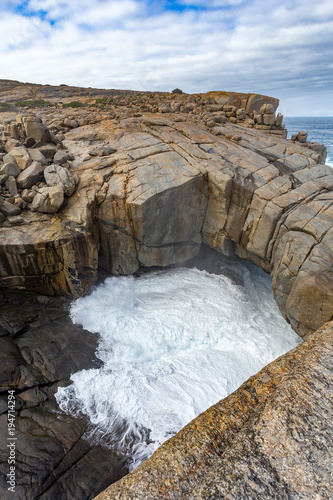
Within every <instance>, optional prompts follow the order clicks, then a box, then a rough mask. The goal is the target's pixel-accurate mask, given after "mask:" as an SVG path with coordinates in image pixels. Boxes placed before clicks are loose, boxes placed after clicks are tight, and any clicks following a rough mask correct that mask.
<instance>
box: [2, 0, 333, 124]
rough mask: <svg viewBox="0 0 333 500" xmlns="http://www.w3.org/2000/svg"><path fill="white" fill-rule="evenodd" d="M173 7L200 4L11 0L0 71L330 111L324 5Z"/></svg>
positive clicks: (328, 18) (270, 2)
mask: <svg viewBox="0 0 333 500" xmlns="http://www.w3.org/2000/svg"><path fill="white" fill-rule="evenodd" d="M181 3H182V4H183V6H187V7H191V6H192V7H193V6H202V7H205V8H203V9H199V10H198V9H192V8H188V9H187V8H186V9H184V10H181V11H177V10H173V9H171V10H170V9H168V8H167V5H168V4H170V2H157V0H156V1H148V0H147V1H146V0H117V1H116V0H81V2H80V3H78V2H73V1H67V0H66V1H65V0H62V1H61V0H60V1H55V0H29V1H28V3H27V2H25V5H24V6H23V7H24V8H23V7H22V5H21V8H19V7H20V5H19V3H18V2H16V3H15V2H10V5H11V7H10V8H9V3H8V5H7V4H6V5H5V8H4V7H3V6H2V7H1V8H2V10H3V12H2V15H1V17H0V32H1V34H2V37H1V40H0V56H1V61H2V75H3V77H4V78H12V79H16V80H21V81H32V82H36V83H51V84H52V83H53V84H60V83H68V84H73V85H81V86H92V87H94V86H96V87H109V88H131V89H137V90H169V91H170V90H172V89H173V88H175V87H180V88H182V89H183V90H184V91H187V92H198V91H207V90H211V89H221V90H235V91H243V92H258V93H264V94H268V95H275V96H276V97H279V98H280V99H281V100H282V101H285V102H288V107H289V109H290V110H291V112H289V114H298V113H297V110H300V112H301V111H302V109H301V108H300V106H299V102H300V101H301V100H302V99H303V101H304V100H307V102H308V109H311V106H312V107H313V113H312V114H324V113H325V114H326V115H327V114H331V115H333V109H332V102H333V95H332V92H333V91H332V81H331V78H332V61H333V4H332V2H331V1H326V0H318V1H317V3H316V4H313V3H312V2H310V1H309V0H302V1H301V0H291V1H290V0H288V1H286V0H281V1H280V2H279V3H276V1H275V0H266V1H265V3H263V2H261V1H259V0H252V1H249V0H245V1H244V0H230V1H219V0H216V1H213V2H204V1H199V0H192V1H190V2H185V1H182V2H180V1H178V3H177V2H173V4H174V6H175V5H176V4H179V5H180V4H181ZM21 4H22V3H21ZM293 100H294V102H295V103H296V104H295V106H296V107H295V111H294V110H293V108H292V102H293ZM303 101H302V102H303ZM290 106H291V107H290ZM330 106H331V108H330ZM296 108H297V109H296ZM303 109H305V108H303ZM287 111H288V109H287Z"/></svg>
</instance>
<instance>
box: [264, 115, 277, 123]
mask: <svg viewBox="0 0 333 500" xmlns="http://www.w3.org/2000/svg"><path fill="white" fill-rule="evenodd" d="M262 119H263V124H264V125H274V123H275V115H274V114H266V113H265V114H263V115H262Z"/></svg>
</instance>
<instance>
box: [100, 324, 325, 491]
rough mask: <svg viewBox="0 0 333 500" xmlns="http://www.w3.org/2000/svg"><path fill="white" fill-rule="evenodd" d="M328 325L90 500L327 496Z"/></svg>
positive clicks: (199, 417)
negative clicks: (94, 499)
mask: <svg viewBox="0 0 333 500" xmlns="http://www.w3.org/2000/svg"><path fill="white" fill-rule="evenodd" d="M332 352H333V323H329V324H327V325H325V326H324V327H323V328H321V329H320V330H319V331H318V332H316V333H315V334H312V335H311V336H310V337H309V339H308V341H306V342H304V343H303V344H300V345H299V346H298V347H297V348H296V349H294V350H292V351H290V352H289V353H287V354H285V355H284V356H282V357H280V358H278V359H277V360H276V361H274V362H273V363H271V364H269V365H268V366H266V367H265V368H264V369H263V370H261V371H260V372H259V373H258V374H257V375H255V376H253V377H251V378H250V379H249V380H247V381H246V382H245V383H244V384H243V385H242V386H241V387H240V388H239V389H238V390H236V391H235V392H234V393H232V394H231V395H230V396H228V397H227V398H225V399H223V400H222V401H220V402H219V403H217V404H216V405H214V406H212V407H211V408H209V409H208V410H207V411H205V412H204V413H202V414H201V415H199V416H198V417H197V418H196V419H194V420H193V421H192V422H190V423H189V424H188V425H187V426H185V427H184V428H183V429H182V430H181V431H180V432H178V434H176V435H175V436H174V437H173V438H171V439H170V440H169V441H167V442H166V443H164V444H163V445H162V446H161V447H160V448H159V449H158V450H157V451H156V452H155V453H154V454H153V456H152V457H151V458H150V459H148V460H147V461H145V462H144V463H143V464H142V465H140V467H138V468H137V469H136V470H134V471H133V472H132V473H131V474H129V475H128V476H126V477H125V478H123V479H121V480H120V481H118V482H117V483H115V484H113V485H111V486H110V487H109V488H108V489H107V490H105V491H104V492H103V493H101V494H100V495H98V496H97V497H96V500H111V499H112V500H120V499H124V500H125V499H126V500H131V499H137V500H138V499H145V500H150V499H151V500H156V499H162V498H163V499H173V500H176V499H194V498H195V499H202V500H203V499H207V498H228V499H235V500H236V499H237V500H238V499H240V498H248V499H255V498H290V499H295V500H296V499H299V498H321V499H327V500H329V499H330V498H332V496H333V481H332V467H331V466H332V460H333V432H332V426H331V417H330V415H331V414H332V411H333V398H332V391H333V368H332V367H333V363H332V357H333V355H332Z"/></svg>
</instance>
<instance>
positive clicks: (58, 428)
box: [0, 292, 127, 500]
mask: <svg viewBox="0 0 333 500" xmlns="http://www.w3.org/2000/svg"><path fill="white" fill-rule="evenodd" d="M68 307H69V303H68V301H66V300H65V299H63V298H52V299H51V298H48V297H45V296H40V295H33V294H29V295H28V294H27V293H22V292H1V294H0V308H1V316H0V387H1V389H0V436H1V437H0V439H1V443H8V442H9V441H8V439H7V438H8V437H9V436H8V433H7V431H8V422H7V396H8V392H7V391H8V390H14V391H15V398H16V412H15V418H14V423H15V437H16V438H17V439H16V441H15V458H16V463H15V476H16V488H15V494H13V493H12V492H11V491H8V486H9V485H8V483H7V482H6V481H7V479H8V477H7V474H8V472H9V464H8V461H7V460H8V448H7V447H6V446H1V450H0V491H1V498H3V499H6V500H10V499H12V498H13V497H14V498H18V499H20V500H34V499H36V498H41V499H44V500H54V499H56V498H59V499H60V498H61V499H64V500H65V499H71V498H76V499H80V500H86V499H87V498H91V497H92V496H94V494H97V493H98V492H100V491H101V490H102V489H103V488H105V487H106V486H107V485H108V484H110V482H114V481H115V480H117V479H119V478H120V477H122V476H123V475H124V474H125V473H126V472H127V471H126V469H125V467H124V459H123V458H121V457H119V456H117V455H116V454H115V453H114V452H113V451H112V449H110V448H106V447H105V446H102V445H100V444H98V442H96V444H92V443H89V441H88V439H87V438H86V434H87V431H88V430H89V422H87V420H85V419H84V418H78V417H75V416H74V415H73V416H71V415H66V414H64V413H62V412H61V411H60V410H59V407H58V405H57V403H56V401H55V398H54V394H55V393H56V392H57V390H58V387H62V386H65V385H67V384H69V378H70V376H71V374H73V373H75V372H77V371H79V370H81V369H84V368H97V367H98V366H99V364H100V362H99V360H97V359H96V358H95V350H96V348H97V341H98V338H97V336H96V335H94V334H92V333H90V332H87V331H85V330H83V329H82V328H81V327H80V326H78V325H73V323H72V321H71V319H70V317H69V314H68Z"/></svg>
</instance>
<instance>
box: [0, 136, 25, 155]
mask: <svg viewBox="0 0 333 500" xmlns="http://www.w3.org/2000/svg"><path fill="white" fill-rule="evenodd" d="M20 145H21V144H20V142H19V141H18V140H17V139H14V138H13V137H9V139H7V141H6V143H5V145H4V150H5V151H6V153H9V152H10V151H11V150H12V149H13V148H15V147H19V146H20Z"/></svg>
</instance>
